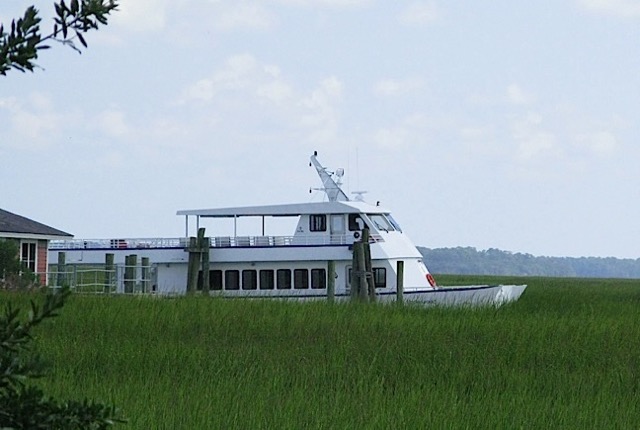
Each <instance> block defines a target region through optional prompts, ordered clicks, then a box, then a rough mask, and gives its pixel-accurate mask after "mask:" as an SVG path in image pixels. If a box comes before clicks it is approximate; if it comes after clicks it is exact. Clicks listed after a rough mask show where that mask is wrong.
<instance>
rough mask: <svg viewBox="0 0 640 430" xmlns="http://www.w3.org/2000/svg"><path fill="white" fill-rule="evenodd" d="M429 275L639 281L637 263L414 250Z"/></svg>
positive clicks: (464, 250) (462, 250)
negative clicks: (627, 279) (422, 257)
mask: <svg viewBox="0 0 640 430" xmlns="http://www.w3.org/2000/svg"><path fill="white" fill-rule="evenodd" d="M418 249H419V251H420V252H421V253H422V255H423V256H424V260H425V262H426V264H427V266H428V267H429V269H430V270H431V271H432V272H433V273H442V274H445V273H446V274H460V275H507V276H571V277H580V278H640V259H635V260H634V259H619V258H613V257H607V258H600V257H536V256H533V255H531V254H522V253H512V252H508V251H501V250H499V249H495V248H490V249H487V250H481V251H479V250H476V248H472V247H457V248H438V249H429V248H421V247H419V248H418Z"/></svg>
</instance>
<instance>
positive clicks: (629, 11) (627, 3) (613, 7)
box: [578, 0, 640, 18]
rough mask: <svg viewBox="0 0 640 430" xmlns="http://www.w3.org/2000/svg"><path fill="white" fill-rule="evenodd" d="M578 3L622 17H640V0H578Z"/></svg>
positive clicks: (605, 13) (600, 12)
mask: <svg viewBox="0 0 640 430" xmlns="http://www.w3.org/2000/svg"><path fill="white" fill-rule="evenodd" d="M578 4H579V5H581V6H582V7H584V8H585V9H587V10H589V11H591V12H594V13H599V14H604V15H612V16H618V17H622V18H640V2H639V1H638V0H578Z"/></svg>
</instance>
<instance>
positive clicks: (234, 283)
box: [224, 270, 240, 290]
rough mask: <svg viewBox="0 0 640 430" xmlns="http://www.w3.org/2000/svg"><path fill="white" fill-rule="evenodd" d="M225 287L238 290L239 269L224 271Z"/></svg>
mask: <svg viewBox="0 0 640 430" xmlns="http://www.w3.org/2000/svg"><path fill="white" fill-rule="evenodd" d="M224 289H225V290H238V289H240V272H239V271H237V270H226V271H225V272H224Z"/></svg>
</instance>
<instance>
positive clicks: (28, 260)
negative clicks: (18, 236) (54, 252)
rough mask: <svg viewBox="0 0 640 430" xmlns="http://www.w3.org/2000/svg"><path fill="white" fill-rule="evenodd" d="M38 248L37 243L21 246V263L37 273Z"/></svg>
mask: <svg viewBox="0 0 640 430" xmlns="http://www.w3.org/2000/svg"><path fill="white" fill-rule="evenodd" d="M37 250H38V246H37V244H36V243H35V242H22V244H21V245H20V261H21V262H22V264H23V265H24V267H26V268H27V269H29V270H31V271H32V272H35V271H36V254H37Z"/></svg>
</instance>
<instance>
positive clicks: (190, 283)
mask: <svg viewBox="0 0 640 430" xmlns="http://www.w3.org/2000/svg"><path fill="white" fill-rule="evenodd" d="M197 248H198V239H197V238H196V237H193V236H191V237H190V238H189V265H188V266H187V294H189V293H193V292H195V291H196V289H197V288H198V266H199V263H200V258H199V257H200V256H199V254H198V252H197Z"/></svg>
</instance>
